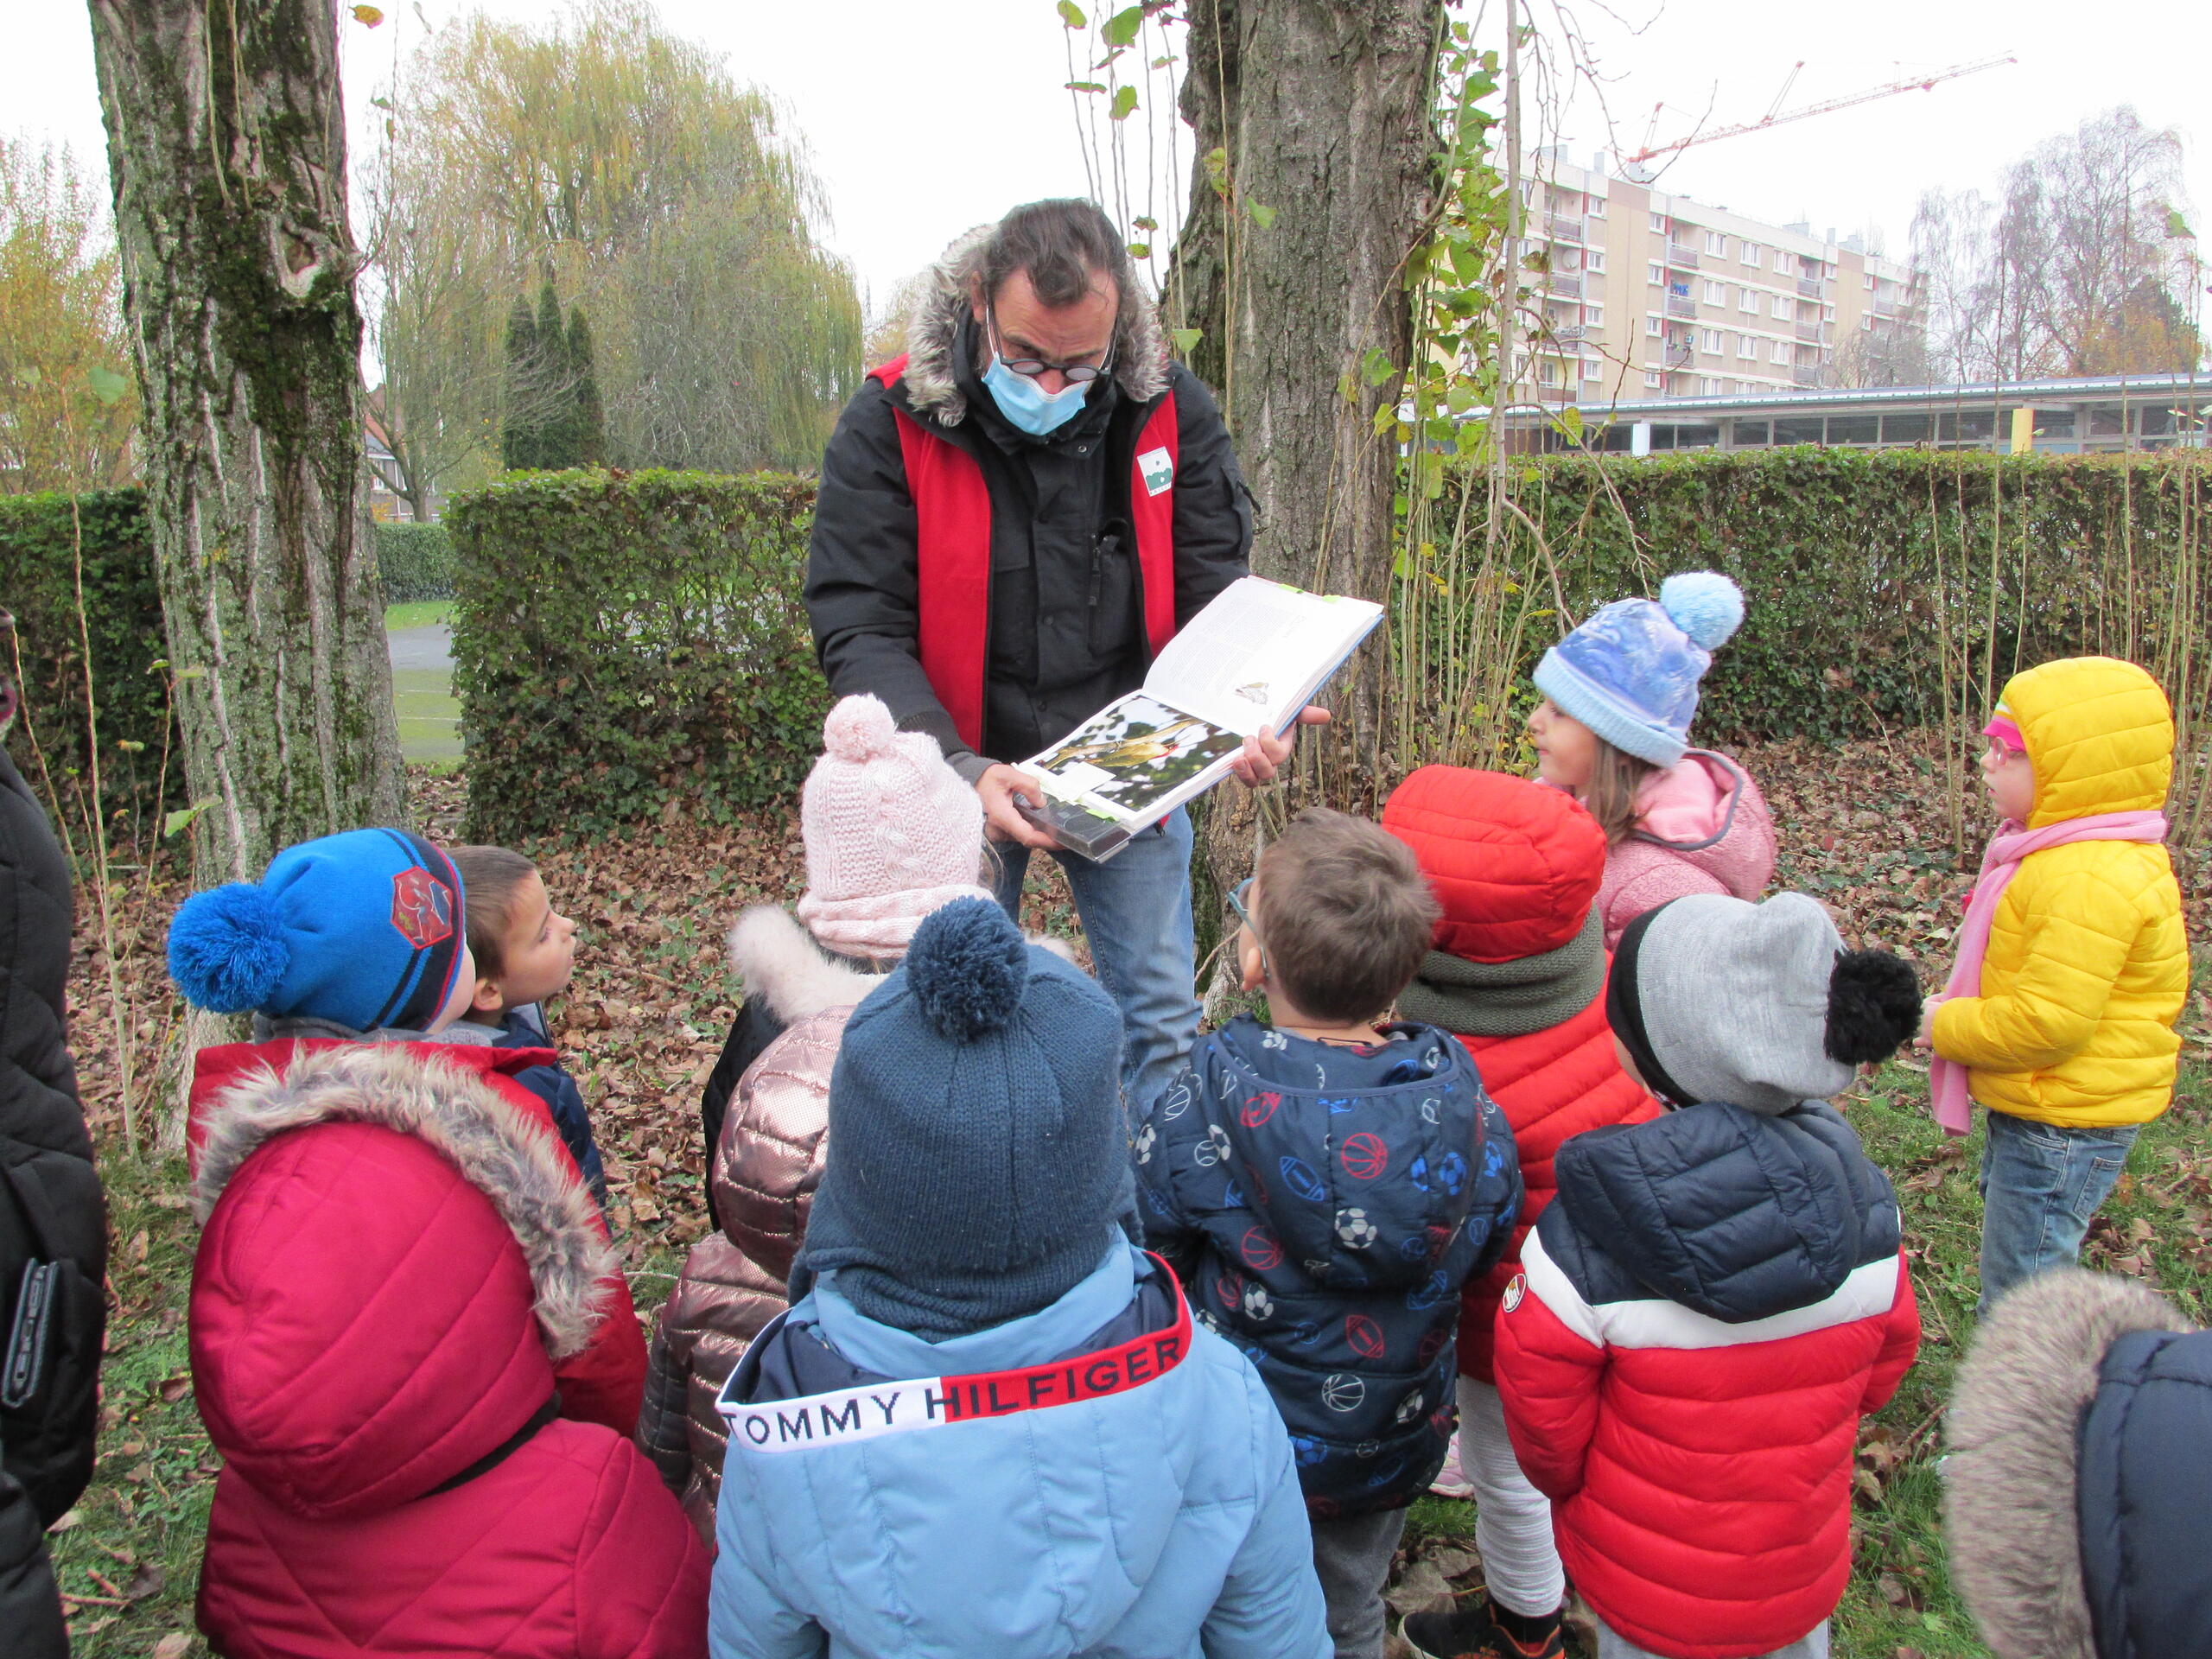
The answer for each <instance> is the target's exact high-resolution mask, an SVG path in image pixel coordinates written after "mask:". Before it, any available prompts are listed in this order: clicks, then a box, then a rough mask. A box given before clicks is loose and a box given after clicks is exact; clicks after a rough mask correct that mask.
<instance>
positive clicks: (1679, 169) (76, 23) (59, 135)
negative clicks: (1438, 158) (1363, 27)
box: [0, 0, 2212, 308]
mask: <svg viewBox="0 0 2212 1659" xmlns="http://www.w3.org/2000/svg"><path fill="white" fill-rule="evenodd" d="M384 3H385V7H386V10H388V12H389V13H390V16H388V18H387V20H386V22H385V23H384V25H383V26H382V27H380V28H378V29H373V30H371V29H363V28H361V27H360V26H359V25H358V24H356V23H353V22H351V21H350V20H349V21H347V22H346V23H345V25H344V31H345V34H344V49H345V63H346V90H347V95H348V102H349V110H350V113H351V116H352V118H353V127H354V130H355V133H356V136H357V142H359V141H363V140H365V138H366V137H367V135H368V134H369V133H370V132H371V131H372V127H371V126H370V124H369V120H370V119H372V118H373V117H374V114H375V112H374V111H371V110H369V109H368V107H367V100H368V98H369V96H370V94H371V93H372V92H374V91H375V90H376V88H377V87H378V86H379V85H380V84H381V83H382V82H384V81H385V80H386V79H388V78H389V76H390V73H391V63H392V56H393V54H394V51H395V50H397V52H399V53H400V54H405V53H407V52H409V51H410V50H411V49H412V48H414V47H415V46H416V44H418V43H419V42H420V41H421V40H422V39H423V33H424V29H425V26H426V21H427V24H428V25H429V26H436V25H440V24H442V23H445V22H449V21H450V20H452V19H453V18H454V17H455V16H460V15H461V13H463V12H464V11H466V10H469V9H470V8H469V7H468V6H467V5H466V4H463V3H459V0H420V3H419V4H416V3H414V0H384ZM1528 3H1529V4H1530V5H1531V8H1532V14H1531V15H1532V16H1534V18H1535V21H1536V22H1538V24H1539V25H1540V26H1541V27H1546V28H1547V31H1548V32H1553V25H1554V16H1555V14H1554V13H1552V12H1551V11H1550V10H1548V8H1549V7H1550V6H1551V4H1552V3H1553V0H1528ZM1610 3H1611V8H1612V10H1611V11H1608V10H1604V9H1601V8H1600V7H1599V5H1597V4H1593V3H1591V0H1580V3H1576V0H1570V6H1571V10H1572V11H1573V16H1575V18H1576V20H1577V21H1578V22H1580V24H1581V25H1582V26H1583V27H1584V28H1585V29H1586V30H1587V33H1588V36H1589V39H1590V41H1591V42H1592V48H1593V51H1594V54H1595V55H1596V57H1597V59H1598V60H1599V67H1600V69H1601V71H1602V73H1603V74H1604V75H1605V77H1606V79H1605V102H1606V104H1607V105H1609V106H1610V108H1611V112H1612V116H1613V122H1614V125H1613V128H1612V132H1611V135H1609V133H1608V130H1607V127H1606V124H1605V120H1604V119H1603V118H1602V117H1601V116H1600V114H1599V111H1598V109H1597V107H1596V100H1595V99H1593V98H1592V96H1591V95H1590V93H1589V92H1588V90H1587V89H1586V88H1585V89H1584V90H1582V91H1581V92H1580V93H1579V94H1578V95H1577V96H1576V97H1575V99H1573V102H1572V103H1571V104H1570V105H1569V106H1568V107H1567V110H1566V111H1564V112H1563V118H1562V119H1561V120H1560V130H1559V131H1558V132H1557V134H1556V135H1555V136H1557V137H1560V138H1562V139H1563V140H1565V141H1566V142H1567V143H1569V145H1570V146H1571V150H1572V155H1573V159H1574V160H1575V161H1577V162H1583V163H1587V162H1588V161H1589V160H1590V152H1592V151H1593V150H1595V149H1599V148H1600V147H1601V146H1605V145H1606V144H1607V143H1609V142H1611V141H1612V140H1613V139H1616V138H1617V139H1618V143H1620V145H1621V147H1622V148H1623V149H1634V148H1636V147H1637V146H1638V145H1640V144H1642V143H1644V142H1646V135H1647V132H1649V133H1650V134H1651V135H1652V136H1653V137H1656V138H1658V139H1660V140H1664V139H1666V138H1669V137H1677V136H1680V135H1681V134H1682V133H1684V132H1687V131H1688V130H1692V129H1693V128H1694V127H1696V126H1697V125H1698V124H1699V123H1700V118H1705V124H1707V126H1709V127H1717V126H1720V125H1725V124H1731V123H1733V122H1737V121H1746V120H1755V119H1757V118H1758V117H1759V116H1761V115H1763V114H1764V113H1765V111H1767V109H1768V107H1769V106H1770V105H1771V104H1772V103H1773V101H1774V99H1775V96H1776V94H1777V92H1779V91H1780V90H1781V88H1782V85H1783V80H1784V79H1785V78H1786V77H1787V76H1788V75H1789V72H1790V67H1791V66H1792V65H1793V64H1794V63H1796V61H1797V60H1800V59H1802V60H1804V64H1805V67H1804V69H1803V70H1802V72H1801V73H1799V74H1798V76H1797V79H1796V85H1795V86H1793V87H1792V88H1791V90H1790V92H1789V98H1788V99H1787V101H1786V103H1785V104H1784V105H1783V107H1784V108H1785V109H1789V108H1795V107H1798V106H1801V105H1806V104H1809V103H1814V102H1817V101H1820V100H1822V99H1827V98H1830V97H1834V96H1837V95H1840V94H1842V93H1846V92H1854V91H1857V90H1859V89H1861V88H1864V87H1870V86H1878V85H1880V84H1882V83H1884V82H1887V81H1891V80H1895V79H1901V78H1904V77H1907V76H1911V75H1921V74H1925V73H1929V71H1932V70H1935V69H1937V68H1941V67H1944V66H1947V65H1949V64H1953V63H1960V62H1965V61H1968V60H1974V59H1979V58H1984V57H1987V56H1990V55H1992V54H1998V53H2005V52H2010V53H2012V54H2017V56H2018V59H2019V61H2018V63H2016V64H2013V65H2012V66H2010V67H2003V68H1997V69H1992V70H1988V71H1986V72H1984V73H1980V74H1977V75H1973V76H1969V77H1967V78H1965V79H1961V80H1957V81H1953V82H1949V83H1947V84H1945V85H1942V86H1938V87H1936V89H1935V90H1934V91H1932V92H1918V91H1914V92H1905V93H1904V94H1901V95H1899V96H1897V97H1894V98H1890V99H1882V100H1880V101H1878V102H1874V103H1871V104H1868V105H1864V106H1862V107H1859V108H1858V109H1853V110H1849V111H1842V112H1840V113H1837V114H1831V115H1825V116H1821V117H1817V118H1813V119H1810V120H1807V121H1804V122H1802V123H1798V124H1790V125H1785V126H1781V127H1777V128H1776V129H1774V130H1770V131H1768V132H1764V133H1758V134H1753V135H1750V136H1747V137H1740V138H1733V139H1727V140H1723V141H1720V142H1717V143H1712V144H1709V145H1702V146H1700V147H1698V148H1695V149H1690V150H1688V151H1687V152H1685V153H1684V154H1683V155H1682V156H1680V157H1679V158H1678V159H1677V160H1676V161H1675V162H1674V163H1673V164H1672V165H1671V166H1670V167H1669V168H1668V170H1667V172H1666V173H1665V175H1663V188H1668V189H1669V190H1673V191H1677V192H1681V193H1683V194H1689V195H1692V196H1694V197H1696V198H1698V199H1699V200H1705V201H1709V202H1713V203H1715V204H1717V205H1721V206H1726V207H1730V208H1732V209H1733V210H1734V211H1736V212H1738V213H1745V214H1750V215H1752V216H1755V217H1759V218H1765V219H1773V220H1789V219H1799V218H1802V219H1808V220H1809V221H1810V222H1811V223H1812V225H1813V226H1814V228H1815V232H1819V231H1823V230H1825V229H1826V228H1827V227H1828V226H1835V227H1836V229H1837V231H1838V232H1840V233H1845V234H1847V233H1848V232H1852V231H1854V230H1862V231H1872V232H1876V233H1878V234H1879V235H1880V236H1881V237H1882V238H1884V240H1885V244H1886V245H1887V247H1888V249H1889V251H1891V253H1892V254H1893V255H1901V254H1902V253H1903V252H1904V251H1905V249H1906V247H1907V245H1908V233H1909V231H1910V224H1911V219H1912V212H1913V207H1914V204H1915V202H1916V200H1918V198H1919V195H1920V193H1921V192H1922V191H1923V190H1925V189H1929V188H1960V187H1962V186H1967V185H1974V186H1979V187H1981V188H1985V189H1986V188H1989V187H1990V186H1991V185H1992V184H1993V182H1994V181H1995V179H1996V176H1997V175H1998V173H1999V169H2000V168H2002V167H2003V166H2004V164H2005V162H2007V161H2008V160H2010V159H2012V157H2014V156H2018V155H2019V154H2021V153H2023V152H2024V151H2025V150H2026V149H2030V148H2031V146H2032V145H2033V144H2034V143H2037V141H2038V140H2040V139H2042V138H2044V137H2049V136H2050V135H2051V134H2053V133H2056V132H2060V131H2063V130H2069V129H2070V128H2072V127H2073V126H2075V124H2078V123H2079V122H2081V121H2082V119H2084V118H2088V117H2089V116H2092V115H2094V114H2096V113H2098V112H2099V111H2103V110H2106V109H2108V108H2110V107H2111V106H2112V105H2115V104H2120V103H2132V104H2133V105H2135V107H2136V109H2137V110H2138V111H2139V113H2140V114H2141V115H2142V117H2143V118H2144V119H2145V121H2147V122H2149V123H2151V124H2154V125H2171V126H2174V127H2177V128H2178V129H2179V130H2180V131H2181V133H2182V136H2183V140H2184V143H2186V144H2187V146H2188V178H2189V185H2190V196H2191V198H2192V199H2193V207H2194V209H2195V211H2194V213H2193V214H2192V223H2193V224H2194V225H2195V226H2196V227H2197V228H2198V230H2199V231H2200V232H2204V233H2205V234H2206V235H2207V236H2208V238H2212V225H2208V223H2207V219H2208V216H2209V215H2212V155H2208V153H2207V147H2208V146H2212V95H2208V90H2207V88H2208V78H2212V4H2207V3H2206V0H2108V3H2105V4H2101V5H2090V6H2084V5H2082V4H2080V3H2078V0H2075V3H2066V4H2061V3H2057V0H2004V3H1996V0H1841V3H1837V0H1829V3H1827V4H1825V5H1820V6H1815V5H1807V4H1781V5H1777V4H1770V3H1762V0H1667V3H1664V4H1662V3H1659V0H1610ZM659 4H660V11H661V15H662V16H663V18H664V20H665V21H666V22H667V24H668V26H669V27H670V28H671V29H675V30H677V31H678V32H680V33H683V34H684V35H690V36H692V37H694V38H696V39H698V40H701V41H705V42H707V43H709V45H711V46H712V47H714V48H715V49H717V50H719V51H721V52H723V53H725V54H728V61H729V65H730V67H731V69H732V71H733V72H734V73H735V74H736V75H737V76H738V77H739V78H740V79H745V80H749V81H752V82H754V83H757V84H758V85H760V86H763V87H765V88H766V89H767V90H769V91H770V92H772V93H774V94H775V95H776V97H777V98H778V99H780V100H781V101H782V103H783V105H785V108H786V110H787V111H789V112H790V115H791V122H792V126H793V129H794V130H795V132H796V133H797V135H798V137H800V138H801V139H803V141H804V146H805V148H806V149H807V151H808V153H809V155H810V157H811V160H812V162H813V165H814V168H815V169H816V171H817V174H818V175H819V176H820V178H821V179H822V181H823V185H824V188H825V190H826V193H827V196H828V200H829V214H830V220H829V224H828V225H827V226H826V227H825V235H826V238H827V239H828V241H829V245H831V246H832V247H834V248H835V249H836V250H837V251H839V252H841V253H842V254H843V255H845V256H846V257H848V258H849V259H850V260H851V261H852V262H853V264H854V266H855V270H857V272H858V273H859V276H860V277H861V282H862V283H863V285H864V288H865V289H866V291H867V292H868V294H869V295H870V296H872V298H873V301H874V304H875V305H880V302H882V300H883V299H884V297H885V296H887V295H888V293H889V291H890V289H891V288H892V287H893V285H894V284H895V283H897V282H898V281H899V278H901V277H904V276H906V274H908V273H909V272H911V271H913V270H917V269H918V268H919V267H920V266H922V265H923V264H926V263H927V262H928V261H929V260H930V259H931V257H934V256H935V254H936V253H937V252H938V250H939V249H940V248H941V247H942V246H943V245H944V244H945V243H946V242H947V241H949V240H950V238H952V237H953V236H954V235H956V234H957V232H960V231H962V230H963V229H965V228H966V227H967V226H970V225H974V224H976V223H979V222H981V221H983V220H985V219H991V218H993V217H995V216H996V214H997V213H1000V212H1001V211H1002V210H1003V209H1004V208H1005V207H1007V206H1009V205H1011V204H1013V203H1014V202H1017V201H1022V200H1030V199H1032V198H1034V197H1038V196H1043V195H1057V194H1079V193H1081V192H1082V191H1083V190H1084V188H1085V180H1084V169H1083V164H1082V160H1081V155H1080V151H1079V149H1078V148H1077V142H1076V138H1075V131H1074V126H1073V121H1072V118H1071V114H1070V111H1069V99H1068V95H1067V94H1066V93H1065V92H1063V91H1062V90H1061V86H1062V83H1063V82H1064V81H1065V79H1067V76H1066V73H1065V65H1064V60H1063V52H1064V40H1065V37H1064V35H1063V31H1062V29H1061V27H1060V24H1059V22H1058V18H1057V17H1056V16H1055V15H1054V11H1053V5H1052V0H829V3H819V0H817V3H812V4H799V5H791V4H790V3H788V0H777V3H773V4H771V3H766V0H659ZM481 9H482V10H487V11H489V12H492V13H493V14H494V15H496V16H505V17H512V18H514V19H517V20H518V21H525V22H527V21H535V20H538V19H542V18H543V17H544V16H545V15H546V14H547V12H548V10H550V7H549V6H548V5H547V4H545V3H543V0H486V3H485V4H484V5H483V6H482V7H481ZM11 10H14V11H15V12H16V16H14V17H13V18H12V19H11V22H10V30H9V39H8V49H7V51H6V52H5V54H0V129H12V130H18V131H28V132H29V133H31V134H33V135H35V136H39V137H53V138H56V139H60V140H63V141H65V142H67V143H69V144H71V145H72V146H73V147H74V148H75V149H77V151H78V153H79V156H80V157H81V158H83V159H85V160H86V161H89V162H94V163H95V164H97V163H99V162H104V160H105V148H104V144H105V140H104V137H103V135H102V132H101V128H100V120H99V98H98V94H97V92H96V90H95V86H94V83H93V76H92V48H91V41H90V37H89V35H88V32H87V26H86V12H85V10H84V8H83V6H82V5H80V4H73V3H68V0H48V3H45V4H41V5H35V6H34V5H30V4H28V3H20V0H19V3H18V4H16V6H14V7H12V8H11ZM1465 15H1470V16H1481V17H1482V22H1480V24H1479V27H1480V28H1481V29H1483V30H1484V32H1485V33H1486V34H1493V35H1494V34H1495V33H1496V32H1497V31H1496V23H1497V18H1498V16H1499V15H1500V7H1499V5H1498V4H1497V3H1496V0H1493V3H1491V5H1490V7H1489V9H1488V11H1487V13H1486V14H1483V13H1481V12H1480V11H1479V9H1478V7H1477V6H1476V5H1474V4H1473V3H1470V4H1469V5H1468V7H1467V10H1466V14H1465ZM1662 103H1663V104H1664V105H1665V106H1666V107H1665V109H1664V110H1662V111H1661V112H1660V113H1659V115H1658V116H1657V118H1656V122H1655V121H1654V118H1653V115H1652V111H1653V107H1654V105H1659V104H1662ZM1708 107H1709V108H1710V111H1711V112H1710V115H1709V117H1708V116H1707V109H1708ZM1282 206H1283V207H1285V209H1286V210H1287V211H1294V204H1283V205H1282ZM872 308H873V306H872Z"/></svg>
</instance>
